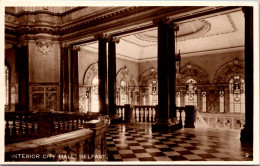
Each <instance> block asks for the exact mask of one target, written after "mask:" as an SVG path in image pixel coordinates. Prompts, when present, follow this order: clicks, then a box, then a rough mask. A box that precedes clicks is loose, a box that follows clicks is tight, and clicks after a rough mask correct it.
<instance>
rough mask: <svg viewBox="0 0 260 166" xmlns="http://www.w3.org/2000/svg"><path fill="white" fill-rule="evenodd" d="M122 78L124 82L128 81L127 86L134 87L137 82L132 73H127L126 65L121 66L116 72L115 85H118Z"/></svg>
mask: <svg viewBox="0 0 260 166" xmlns="http://www.w3.org/2000/svg"><path fill="white" fill-rule="evenodd" d="M122 80H124V81H125V82H126V83H128V86H129V87H136V86H137V83H136V80H135V79H134V77H133V75H132V74H130V73H129V69H128V68H127V67H123V68H121V69H119V70H118V72H117V74H116V86H117V87H119V86H120V83H121V81H122Z"/></svg>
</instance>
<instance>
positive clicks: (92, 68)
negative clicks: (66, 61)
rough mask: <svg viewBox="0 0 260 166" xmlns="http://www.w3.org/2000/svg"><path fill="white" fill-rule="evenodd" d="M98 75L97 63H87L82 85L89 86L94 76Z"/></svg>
mask: <svg viewBox="0 0 260 166" xmlns="http://www.w3.org/2000/svg"><path fill="white" fill-rule="evenodd" d="M96 75H98V63H97V62H96V63H93V64H91V65H89V67H88V68H87V69H86V71H85V73H84V76H83V85H87V86H91V85H92V80H93V78H94V76H96Z"/></svg>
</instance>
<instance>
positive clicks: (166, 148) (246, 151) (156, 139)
mask: <svg viewBox="0 0 260 166" xmlns="http://www.w3.org/2000/svg"><path fill="white" fill-rule="evenodd" d="M239 138H240V131H230V130H219V129H206V128H196V129H191V128H185V129H181V130H178V131H176V132H169V133H161V132H154V133H152V132H151V123H141V122H139V123H131V124H113V125H110V127H109V129H108V132H107V133H106V140H107V146H108V154H109V161H252V160H253V147H252V146H251V147H249V146H246V145H243V146H242V145H241V142H240V140H239Z"/></svg>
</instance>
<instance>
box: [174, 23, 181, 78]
mask: <svg viewBox="0 0 260 166" xmlns="http://www.w3.org/2000/svg"><path fill="white" fill-rule="evenodd" d="M178 31H179V25H178V24H174V32H175V63H176V64H175V65H176V73H178V74H180V73H181V52H180V50H179V52H178V53H176V52H177V51H176V50H177V32H178Z"/></svg>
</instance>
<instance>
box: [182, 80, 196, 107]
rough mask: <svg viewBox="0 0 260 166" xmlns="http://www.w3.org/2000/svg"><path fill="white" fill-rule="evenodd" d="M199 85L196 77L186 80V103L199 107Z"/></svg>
mask: <svg viewBox="0 0 260 166" xmlns="http://www.w3.org/2000/svg"><path fill="white" fill-rule="evenodd" d="M196 93H197V87H196V81H195V80H194V79H188V80H187V81H186V94H185V105H193V106H195V107H197V94H196Z"/></svg>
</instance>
